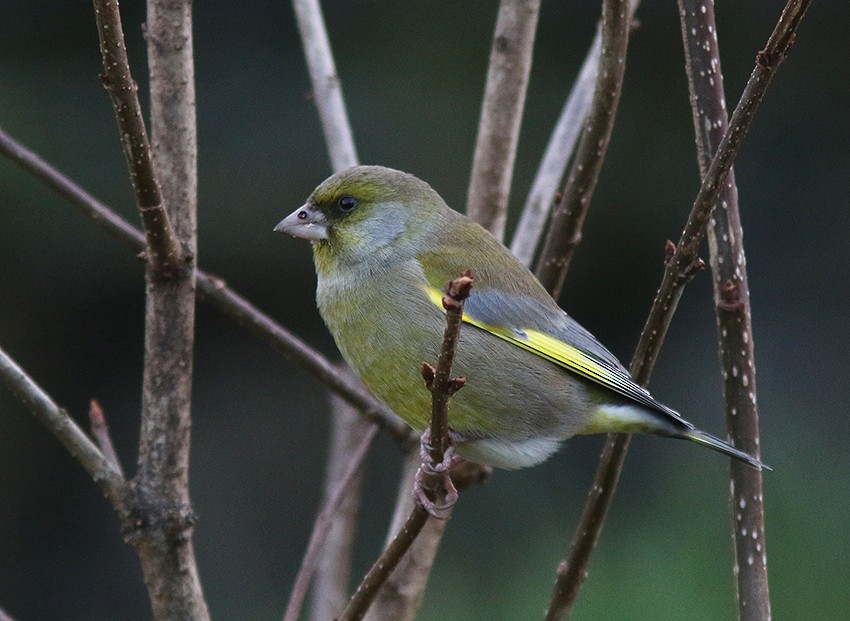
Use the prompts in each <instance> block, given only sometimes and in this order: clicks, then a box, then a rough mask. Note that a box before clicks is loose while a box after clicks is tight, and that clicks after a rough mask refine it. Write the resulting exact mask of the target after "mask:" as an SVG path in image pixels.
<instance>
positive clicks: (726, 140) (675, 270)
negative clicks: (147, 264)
mask: <svg viewBox="0 0 850 621" xmlns="http://www.w3.org/2000/svg"><path fill="white" fill-rule="evenodd" d="M809 2H810V0H789V2H788V5H786V7H785V10H784V11H783V13H782V16H781V17H780V19H779V22H778V23H777V26H776V28H775V29H774V31H773V34H771V36H770V39H769V40H768V43H767V45H766V46H765V49H764V50H763V51H761V52H759V55H758V57H757V62H756V67H755V69H754V70H753V73H752V75H751V76H750V80H749V81H748V83H747V86H746V87H745V89H744V93H743V95H742V97H741V100H740V102H739V103H738V106H737V107H736V108H735V112H734V114H733V115H732V120H731V122H730V127H729V129H727V131H726V132H725V134H724V136H723V140H722V141H721V143H720V145H719V146H718V151H717V153H716V154H715V156H714V158H713V159H712V163H711V166H710V167H709V169H708V171H707V173H706V176H705V177H704V179H703V182H702V186H701V187H700V191H699V194H698V195H697V198H696V200H695V202H694V206H693V208H692V210H691V214H690V216H689V217H688V222H687V224H686V225H685V230H684V232H683V233H682V238H681V240H680V241H679V244H678V245H677V246H676V248H675V251H674V252H673V253H672V255H671V256H670V257H669V258H668V260H667V263H666V266H665V270H664V275H663V277H662V281H661V287H660V288H659V290H658V293H657V294H656V296H655V300H654V302H653V305H652V309H651V310H650V313H649V317H648V318H647V321H646V325H645V326H644V329H643V332H642V334H641V338H640V340H639V342H638V346H637V350H636V352H635V355H634V357H633V358H632V363H631V365H630V366H629V371H630V372H631V374H632V376H633V377H634V379H635V381H636V382H638V383H639V384H642V385H645V384H646V383H648V381H649V376H650V374H651V373H652V369H653V367H654V365H655V361H656V359H657V355H658V350H659V348H660V346H661V343H662V342H663V340H664V337H665V336H666V334H667V329H668V328H669V325H670V320H671V318H672V316H673V313H675V311H676V305H677V303H678V301H679V298H680V297H681V294H682V290H683V288H684V285H685V284H686V283H687V281H688V280H689V279H690V277H692V276H693V274H694V269H695V266H696V265H698V263H697V261H698V259H697V258H696V251H697V248H698V246H699V239H700V238H701V236H702V233H703V231H704V230H705V225H706V224H707V221H708V218H709V216H710V214H711V209H712V207H713V206H714V203H715V202H716V200H717V196H718V195H719V192H720V189H721V187H722V185H723V183H724V182H725V179H726V176H727V174H728V172H729V169H730V168H731V166H732V163H733V161H734V159H735V156H736V155H737V152H738V147H739V146H740V144H741V141H742V140H743V138H744V137H745V136H746V134H747V132H748V130H749V128H750V126H751V124H752V120H753V116H754V115H755V112H756V110H757V108H758V105H759V104H760V103H761V100H762V98H763V97H764V93H765V92H766V90H767V86H768V85H769V83H770V79H771V78H772V73H774V72H775V70H776V68H777V67H778V66H779V64H780V63H781V62H782V60H784V58H785V55H786V54H787V52H788V50H789V48H790V45H791V43H792V42H793V40H794V37H795V33H796V30H797V27H798V26H799V22H800V20H801V19H802V17H803V13H804V12H805V8H807V6H808V4H809ZM628 446H629V436H626V435H623V434H609V436H608V438H607V440H606V443H605V448H604V449H603V452H602V456H601V458H600V462H599V466H598V467H597V470H596V475H595V479H594V483H593V485H592V487H591V490H590V493H589V495H588V500H587V504H586V505H585V508H584V511H583V513H582V518H581V520H580V522H579V525H578V526H577V528H576V530H575V534H574V537H573V543H572V546H571V549H570V555H569V558H568V560H567V561H565V562H564V563H562V564H561V567H559V571H558V579H557V582H556V586H555V590H554V591H553V593H552V600H551V601H550V604H549V610H548V611H547V616H546V618H547V619H548V620H554V619H564V618H566V616H567V615H568V614H569V611H570V609H571V607H572V605H573V603H574V601H575V597H576V595H577V594H578V590H579V588H580V587H581V583H582V582H583V581H584V578H585V577H586V575H587V563H588V561H589V555H590V552H591V551H592V550H593V548H594V546H595V543H596V541H597V540H598V539H599V534H600V532H601V529H602V524H603V523H604V519H605V514H606V512H607V510H608V507H609V506H610V503H611V499H612V498H613V495H614V492H615V491H616V483H617V480H618V479H619V473H620V471H621V470H622V467H623V462H624V460H625V457H626V453H627V451H628ZM742 448H743V447H742Z"/></svg>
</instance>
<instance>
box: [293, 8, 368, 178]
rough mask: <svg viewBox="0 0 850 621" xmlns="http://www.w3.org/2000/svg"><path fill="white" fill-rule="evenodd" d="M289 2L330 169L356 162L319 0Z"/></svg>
mask: <svg viewBox="0 0 850 621" xmlns="http://www.w3.org/2000/svg"><path fill="white" fill-rule="evenodd" d="M292 6H293V8H294V9H295V17H296V19H297V20H298V30H299V32H300V33H301V42H302V44H303V47H304V54H305V55H306V57H307V67H308V69H309V70H310V79H311V81H312V83H313V99H314V100H315V102H316V107H317V108H318V109H319V117H320V118H321V120H322V129H324V133H325V144H326V145H327V148H328V154H330V157H331V166H332V167H333V169H334V172H339V171H340V170H345V169H346V168H351V167H352V166H357V151H356V149H355V147H354V137H353V136H352V133H351V125H350V124H349V122H348V115H347V114H346V112H345V101H344V100H343V97H342V84H341V82H340V79H339V76H337V73H336V65H335V64H334V59H333V54H332V53H331V45H330V42H329V41H328V33H327V30H326V29H325V22H324V19H323V18H322V9H321V7H320V6H319V0H292Z"/></svg>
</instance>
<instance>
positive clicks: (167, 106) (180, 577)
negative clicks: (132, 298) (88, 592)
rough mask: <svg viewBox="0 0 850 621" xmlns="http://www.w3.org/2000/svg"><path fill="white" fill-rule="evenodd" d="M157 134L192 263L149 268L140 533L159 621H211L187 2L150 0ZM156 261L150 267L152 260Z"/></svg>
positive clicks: (178, 228) (158, 161)
mask: <svg viewBox="0 0 850 621" xmlns="http://www.w3.org/2000/svg"><path fill="white" fill-rule="evenodd" d="M147 42H148V62H149V65H150V82H151V135H152V138H153V139H152V143H153V151H154V162H155V165H156V172H157V176H158V178H159V180H160V185H161V187H162V194H163V199H164V202H165V205H166V208H167V210H168V215H169V218H170V219H171V222H172V224H173V226H174V230H175V232H176V234H177V237H178V238H179V239H180V240H181V242H182V244H183V245H184V247H185V248H186V250H187V253H188V255H187V265H186V268H187V269H184V270H181V271H180V272H179V273H178V274H177V275H176V276H175V277H173V278H170V279H162V278H157V277H156V274H155V273H153V272H152V271H151V269H150V268H148V269H147V271H146V284H147V287H146V288H147V307H146V314H145V364H144V378H143V391H142V426H141V431H140V438H139V471H138V476H137V477H136V480H135V492H136V494H137V501H138V503H139V506H140V513H141V515H140V516H139V519H138V525H139V526H138V530H139V533H138V536H137V537H136V538H135V539H134V540H133V541H134V543H135V545H136V547H137V549H138V550H139V555H140V558H141V559H142V570H143V572H144V575H145V583H146V584H147V586H148V590H149V592H150V594H151V600H152V604H153V614H154V618H156V619H175V618H183V619H201V620H203V619H207V618H209V612H208V610H207V605H206V602H205V601H204V598H203V593H202V589H201V584H200V580H199V577H198V571H197V564H196V561H195V552H194V547H193V544H192V527H193V523H194V514H193V512H192V508H191V504H190V500H189V446H190V437H189V431H190V426H191V420H190V416H191V396H192V349H193V344H194V320H195V261H196V256H195V253H196V214H195V212H196V204H197V170H196V162H197V159H196V158H197V146H196V144H197V141H196V127H195V77H194V61H193V44H192V15H191V2H190V1H189V0H149V1H148V21H147ZM149 264H150V263H149Z"/></svg>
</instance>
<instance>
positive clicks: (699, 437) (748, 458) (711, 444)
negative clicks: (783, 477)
mask: <svg viewBox="0 0 850 621" xmlns="http://www.w3.org/2000/svg"><path fill="white" fill-rule="evenodd" d="M675 437H678V438H682V439H683V440H691V441H692V442H696V443H697V444H702V445H703V446H707V447H708V448H710V449H712V450H715V451H717V452H718V453H723V454H724V455H727V456H729V457H733V458H735V459H737V460H738V461H742V462H744V463H745V464H747V465H748V466H751V467H753V468H755V469H756V470H772V468H770V467H769V466H767V465H765V464H763V463H762V462H761V460H760V459H757V458H755V457H753V456H752V455H750V454H748V453H745V452H744V451H741V450H739V449H736V448H735V447H734V446H732V445H731V444H729V443H728V442H725V441H724V440H721V439H720V438H717V437H715V436H713V435H711V434H710V433H706V432H704V431H700V430H699V429H694V428H688V429H682V430H681V433H680V434H676V436H675Z"/></svg>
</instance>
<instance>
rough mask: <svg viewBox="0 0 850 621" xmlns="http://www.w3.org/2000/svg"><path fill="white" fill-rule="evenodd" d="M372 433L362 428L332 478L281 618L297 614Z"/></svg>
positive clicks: (292, 620) (290, 619)
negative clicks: (355, 444) (342, 469)
mask: <svg viewBox="0 0 850 621" xmlns="http://www.w3.org/2000/svg"><path fill="white" fill-rule="evenodd" d="M376 432H377V427H374V426H372V427H369V429H368V430H366V433H365V435H363V437H362V438H361V439H360V444H359V446H358V447H357V448H356V449H355V450H354V452H353V453H351V455H350V456H349V461H348V464H347V468H346V470H345V472H344V473H343V474H342V476H340V477H339V478H338V479H337V480H336V484H335V488H334V490H333V491H332V492H331V493H330V494H329V496H328V500H327V502H326V503H325V506H324V507H322V510H321V511H320V512H319V514H318V515H317V516H316V521H315V523H314V525H313V532H312V533H311V534H310V541H309V542H308V544H307V551H306V552H304V556H303V558H302V559H301V567H300V568H299V569H298V575H297V576H296V578H295V582H294V584H293V586H292V593H291V594H290V596H289V603H288V604H287V605H286V614H285V615H284V617H283V619H284V621H298V616H299V615H300V614H301V606H302V605H303V603H304V598H305V596H306V595H307V589H308V588H309V586H310V580H311V579H312V577H313V573H314V572H315V570H316V566H317V565H318V562H319V554H320V553H321V552H322V546H323V544H324V542H325V538H326V537H327V535H328V532H329V531H330V529H331V526H332V525H333V522H332V518H333V516H334V514H335V513H336V512H337V510H338V509H339V507H340V503H341V502H342V499H343V497H344V495H345V494H346V493H348V492H350V491H351V490H350V486H351V482H352V480H353V479H354V477H355V476H356V475H357V474H359V472H360V470H361V468H362V467H363V462H364V461H365V459H366V455H367V454H368V452H369V447H370V446H371V445H372V440H373V439H374V437H375V433H376ZM336 612H339V611H335V613H336ZM335 613H334V614H335ZM328 618H330V617H328Z"/></svg>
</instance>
